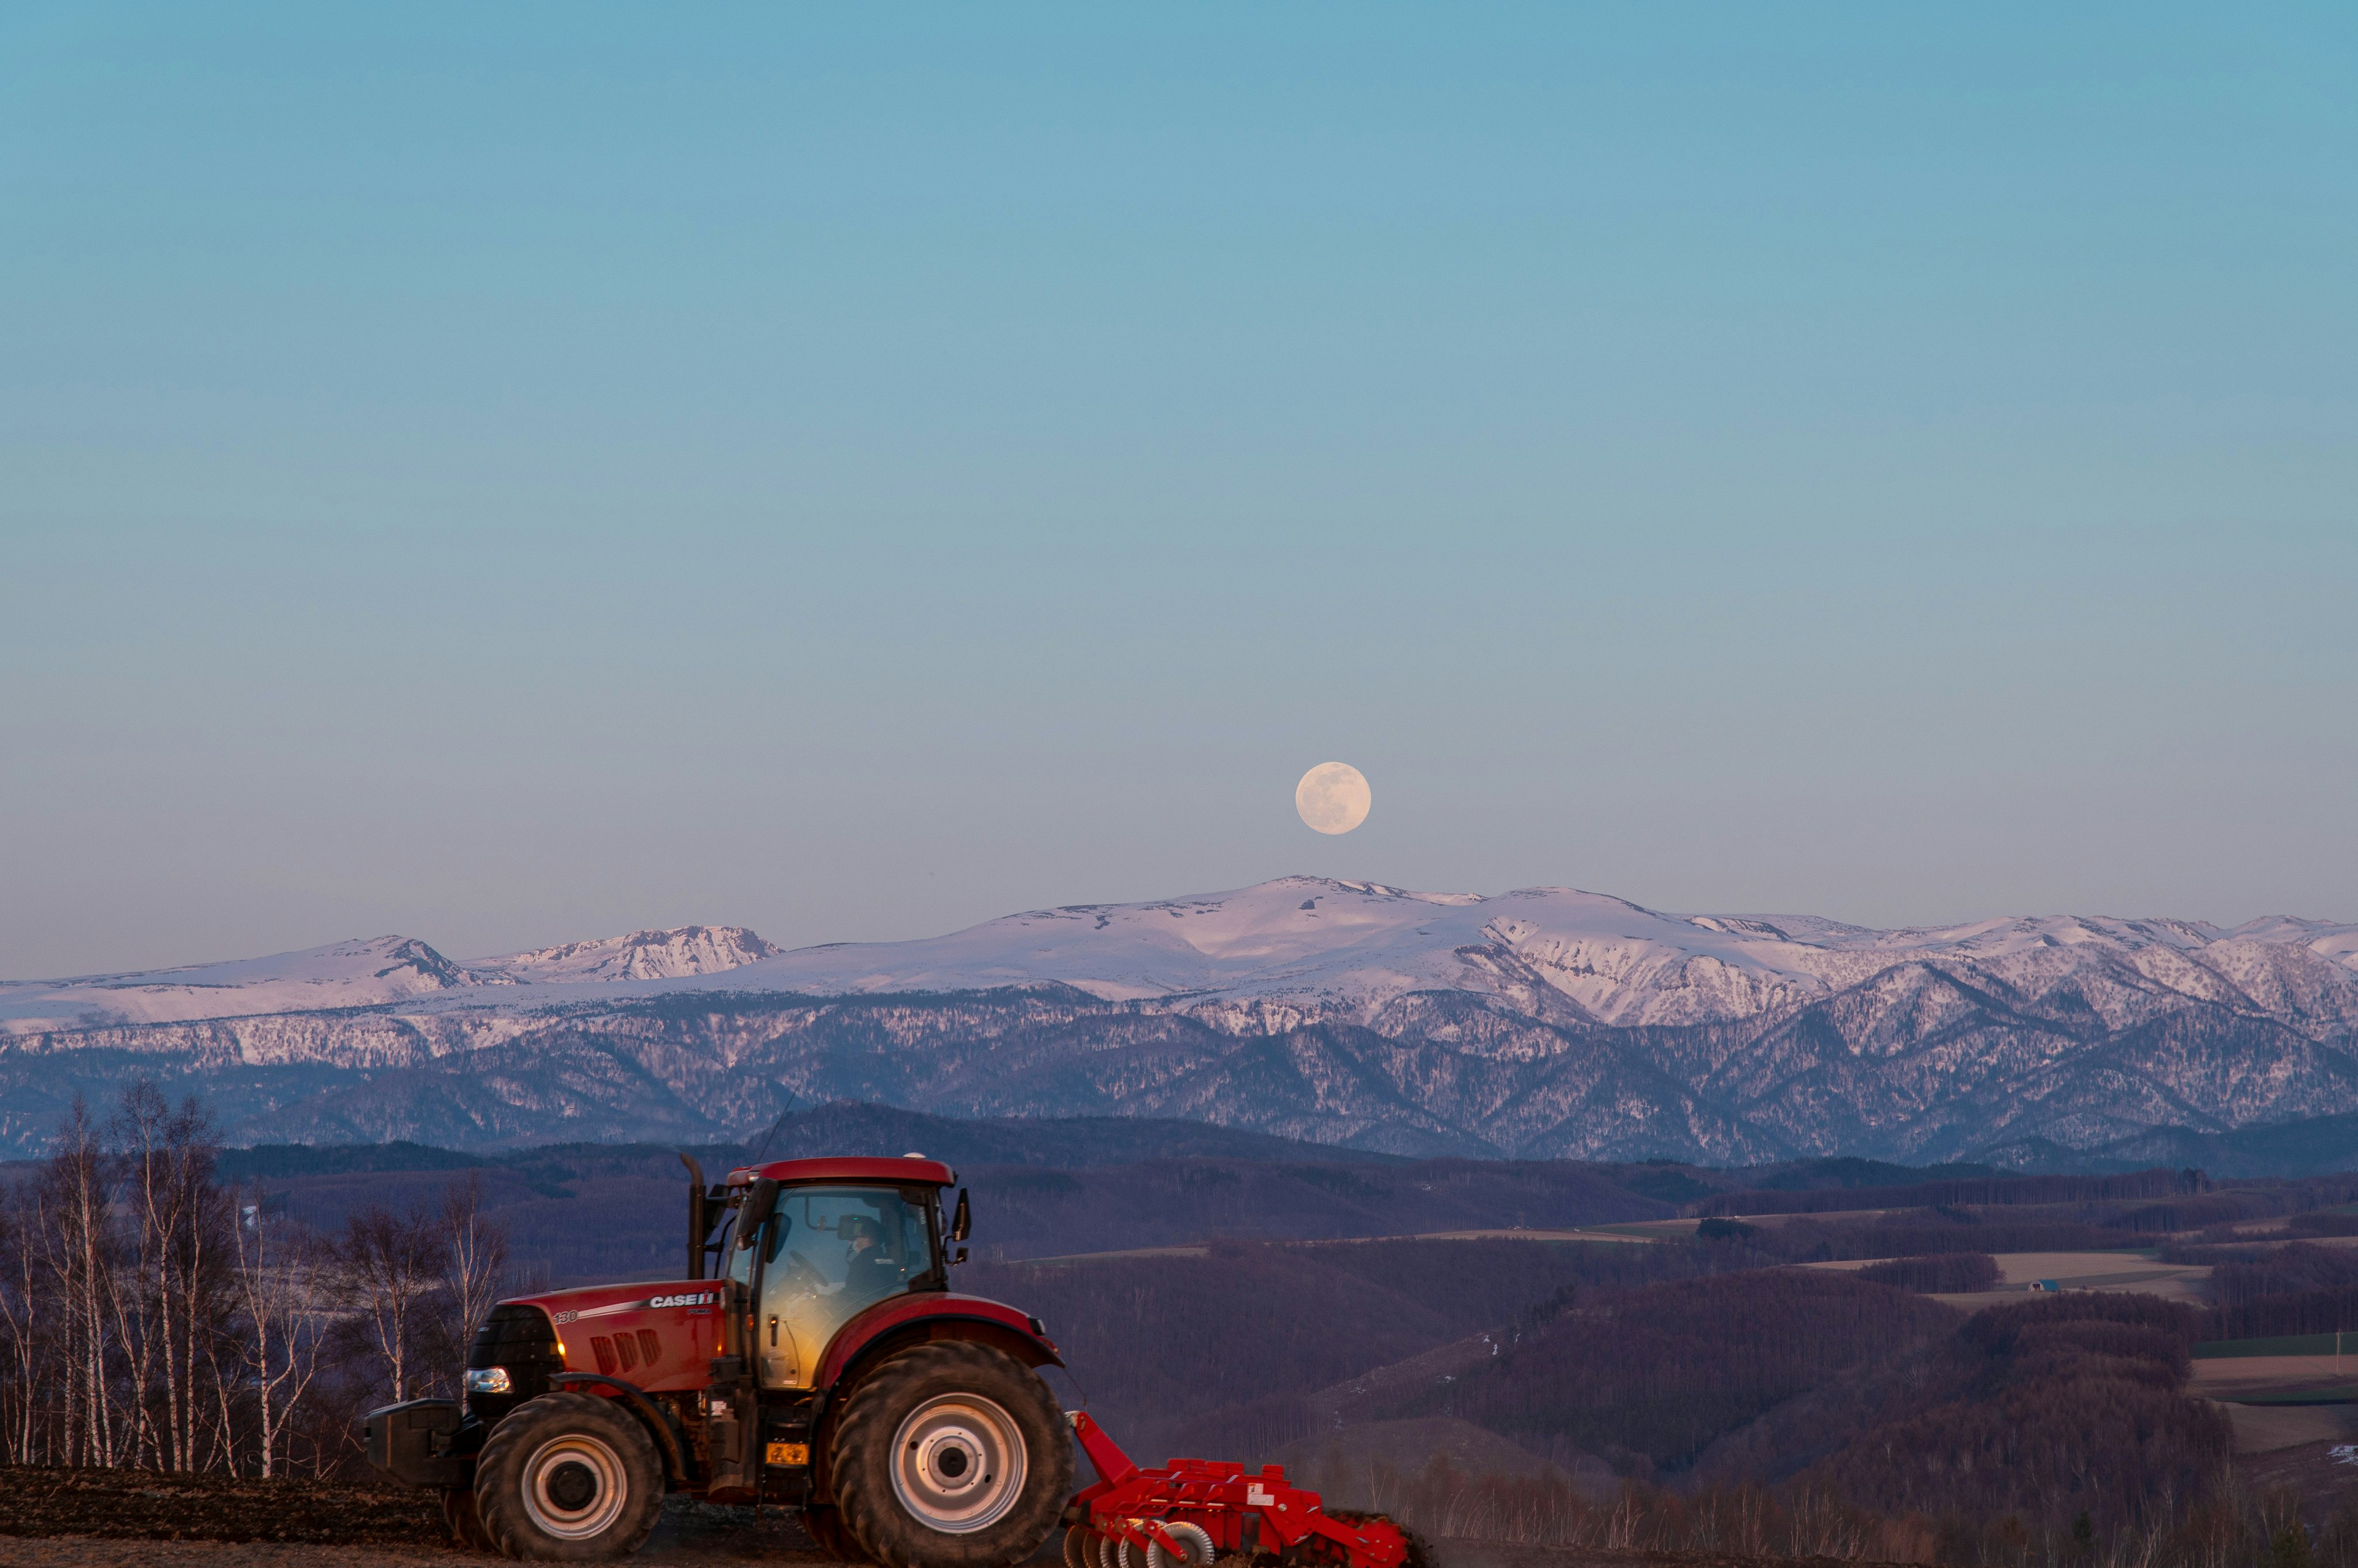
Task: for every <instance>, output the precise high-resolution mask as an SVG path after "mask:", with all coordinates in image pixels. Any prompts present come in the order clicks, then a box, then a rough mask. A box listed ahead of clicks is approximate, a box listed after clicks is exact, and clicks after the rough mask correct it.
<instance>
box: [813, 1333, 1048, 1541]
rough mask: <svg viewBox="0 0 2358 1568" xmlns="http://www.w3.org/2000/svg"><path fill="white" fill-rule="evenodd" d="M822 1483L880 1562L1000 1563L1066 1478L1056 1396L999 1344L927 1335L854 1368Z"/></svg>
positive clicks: (1041, 1535)
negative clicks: (866, 1367)
mask: <svg viewBox="0 0 2358 1568" xmlns="http://www.w3.org/2000/svg"><path fill="white" fill-rule="evenodd" d="M827 1460H828V1464H827V1484H828V1486H829V1487H830V1488H831V1489H832V1490H833V1492H834V1494H835V1501H836V1506H837V1508H838V1509H840V1510H841V1518H842V1520H843V1524H844V1526H845V1528H846V1529H847V1530H849V1531H850V1534H851V1537H852V1539H853V1540H854V1541H858V1542H859V1544H860V1546H861V1547H863V1548H864V1549H865V1550H866V1551H867V1552H868V1554H869V1555H870V1556H871V1557H873V1558H875V1559H876V1561H877V1562H879V1563H883V1564H884V1565H885V1568H1005V1565H1006V1564H1008V1563H1018V1562H1021V1561H1022V1560H1023V1559H1024V1558H1026V1557H1029V1556H1031V1555H1032V1554H1033V1552H1037V1551H1038V1550H1039V1549H1040V1544H1041V1542H1043V1541H1046V1540H1047V1539H1048V1532H1049V1531H1050V1530H1054V1529H1055V1528H1056V1525H1057V1522H1058V1520H1059V1519H1060V1518H1061V1516H1062V1515H1063V1513H1064V1509H1065V1502H1066V1501H1067V1500H1068V1498H1069V1497H1070V1494H1071V1492H1072V1489H1073V1444H1072V1437H1071V1433H1068V1432H1067V1431H1066V1430H1065V1416H1064V1412H1063V1411H1061V1410H1059V1409H1058V1408H1057V1405H1056V1396H1055V1394H1053V1393H1051V1392H1050V1391H1049V1389H1048V1385H1047V1384H1046V1383H1044V1382H1042V1381H1041V1380H1040V1376H1039V1374H1038V1373H1036V1372H1034V1371H1033V1370H1032V1369H1031V1368H1028V1367H1026V1366H1024V1365H1023V1363H1022V1362H1021V1361H1018V1360H1016V1359H1015V1357H1012V1356H1010V1355H1008V1354H1007V1353H1006V1352H1004V1351H1001V1350H994V1349H992V1348H991V1347H990V1346H988V1345H978V1344H975V1343H973V1342H972V1341H969V1340H961V1339H948V1340H936V1341H935V1342H933V1343H932V1344H929V1345H919V1346H914V1347H913V1348H911V1349H907V1350H903V1351H902V1352H900V1353H899V1354H898V1355H896V1356H893V1357H891V1358H889V1359H888V1360H886V1361H884V1362H883V1363H882V1364H881V1365H880V1366H878V1367H877V1368H875V1369H874V1370H872V1371H871V1372H869V1373H868V1374H867V1375H866V1376H864V1377H862V1378H861V1379H860V1382H859V1385H858V1386H857V1387H856V1388H854V1389H853V1390H852V1391H851V1396H850V1398H849V1399H848V1400H845V1401H844V1403H843V1406H842V1414H841V1415H839V1416H838V1417H837V1418H836V1422H835V1434H834V1437H833V1439H832V1440H831V1441H830V1442H829V1444H828V1445H827Z"/></svg>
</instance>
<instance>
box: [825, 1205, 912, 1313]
mask: <svg viewBox="0 0 2358 1568" xmlns="http://www.w3.org/2000/svg"><path fill="white" fill-rule="evenodd" d="M836 1227H837V1230H838V1233H839V1234H840V1235H841V1236H842V1237H843V1239H844V1241H845V1244H846V1246H847V1249H848V1250H847V1253H846V1256H845V1261H844V1275H843V1292H844V1294H846V1295H848V1296H859V1297H871V1296H881V1295H886V1294H889V1293H890V1292H893V1291H897V1290H899V1289H900V1288H901V1287H902V1286H903V1284H904V1283H906V1282H907V1281H908V1271H907V1270H905V1269H903V1267H902V1266H901V1265H900V1264H899V1263H898V1262H896V1261H894V1260H893V1259H892V1256H891V1255H890V1254H889V1253H887V1252H886V1251H885V1250H884V1226H883V1223H882V1221H880V1220H877V1219H873V1218H871V1217H869V1216H867V1215H864V1214H849V1215H846V1216H844V1217H843V1218H841V1219H840V1220H838V1221H837V1222H836Z"/></svg>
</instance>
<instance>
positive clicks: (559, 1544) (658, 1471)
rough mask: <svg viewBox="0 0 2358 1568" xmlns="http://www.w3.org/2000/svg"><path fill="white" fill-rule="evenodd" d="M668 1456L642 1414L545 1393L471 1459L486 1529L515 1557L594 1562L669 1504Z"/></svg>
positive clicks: (625, 1545)
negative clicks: (665, 1469) (657, 1451)
mask: <svg viewBox="0 0 2358 1568" xmlns="http://www.w3.org/2000/svg"><path fill="white" fill-rule="evenodd" d="M663 1500H664V1473H663V1462H662V1460H660V1459H659V1458H657V1457H656V1455H655V1444H654V1438H652V1437H650V1436H649V1435H647V1429H646V1428H645V1427H644V1426H642V1425H640V1424H639V1420H638V1418H637V1417H636V1416H634V1415H633V1414H631V1413H630V1412H629V1411H625V1410H622V1409H621V1408H619V1407H618V1406H617V1405H616V1404H615V1403H614V1401H613V1400H601V1399H597V1398H594V1397H592V1396H591V1395H589V1394H576V1393H563V1392H560V1393H554V1394H543V1395H541V1396H540V1397H539V1398H538V1399H534V1400H525V1402H524V1403H523V1404H520V1405H518V1406H516V1408H515V1409H514V1410H512V1411H509V1412H508V1413H507V1415H506V1416H505V1417H504V1418H503V1419H502V1421H501V1422H500V1423H499V1424H498V1425H497V1426H494V1427H493V1428H492V1435H491V1436H490V1437H489V1438H487V1439H485V1440H484V1443H483V1452H482V1453H481V1455H479V1456H478V1457H477V1458H476V1460H475V1507H476V1510H477V1511H478V1512H479V1513H480V1514H481V1516H482V1521H483V1531H484V1533H485V1534H487V1535H489V1536H490V1537H491V1538H492V1541H493V1543H494V1544H496V1545H497V1546H498V1547H499V1549H500V1550H501V1551H502V1552H506V1553H507V1554H508V1555H509V1556H510V1557H525V1558H538V1559H541V1560H544V1561H547V1562H555V1563H591V1562H596V1561H599V1560H600V1559H602V1558H609V1557H627V1556H628V1555H630V1554H631V1553H632V1552H636V1551H637V1550H638V1549H639V1547H640V1545H641V1543H643V1542H644V1541H645V1540H646V1539H647V1535H648V1533H649V1532H650V1531H652V1530H654V1527H655V1519H656V1518H657V1517H658V1516H659V1515H661V1514H662V1512H663Z"/></svg>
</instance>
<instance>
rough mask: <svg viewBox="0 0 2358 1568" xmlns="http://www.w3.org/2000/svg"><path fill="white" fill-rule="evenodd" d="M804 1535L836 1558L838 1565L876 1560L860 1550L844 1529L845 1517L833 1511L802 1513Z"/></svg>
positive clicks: (822, 1550)
mask: <svg viewBox="0 0 2358 1568" xmlns="http://www.w3.org/2000/svg"><path fill="white" fill-rule="evenodd" d="M802 1525H803V1533H804V1534H805V1535H807V1536H809V1537H810V1538H811V1544H812V1545H813V1546H816V1547H817V1548H818V1549H819V1550H820V1551H821V1552H826V1553H827V1555H828V1556H829V1557H832V1558H834V1559H835V1560H836V1561H837V1562H838V1563H873V1562H875V1561H876V1560H875V1559H874V1558H872V1557H871V1556H869V1555H868V1553H867V1552H864V1551H862V1550H861V1549H860V1543H859V1542H858V1541H854V1540H852V1539H851V1532H850V1531H849V1530H846V1529H844V1528H843V1515H841V1514H840V1513H838V1512H837V1511H836V1510H835V1509H828V1508H811V1509H803V1511H802Z"/></svg>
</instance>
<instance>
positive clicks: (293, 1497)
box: [0, 1466, 1877, 1568]
mask: <svg viewBox="0 0 2358 1568" xmlns="http://www.w3.org/2000/svg"><path fill="white" fill-rule="evenodd" d="M1056 1544H1057V1542H1056V1541H1054V1540H1052V1541H1050V1542H1049V1545H1048V1547H1047V1548H1045V1549H1044V1551H1043V1553H1042V1556H1041V1558H1040V1559H1039V1561H1040V1562H1041V1563H1049V1562H1051V1561H1052V1560H1053V1561H1055V1562H1057V1563H1061V1561H1062V1558H1061V1555H1059V1554H1056V1553H1055V1547H1056ZM1428 1550H1429V1552H1430V1553H1431V1556H1432V1559H1433V1563H1434V1564H1435V1568H1764V1564H1765V1563H1766V1561H1767V1560H1762V1559H1747V1558H1736V1557H1725V1556H1718V1555H1713V1554H1706V1553H1688V1552H1677V1553H1671V1552H1573V1551H1566V1550H1562V1549H1557V1548H1548V1547H1532V1546H1510V1545H1504V1544H1501V1543H1498V1542H1494V1541H1432V1542H1429V1543H1428ZM488 1561H490V1560H489V1559H486V1558H484V1557H482V1556H481V1554H479V1553H474V1552H463V1551H461V1550H460V1548H458V1547H456V1546H454V1545H452V1544H451V1542H450V1539H449V1533H448V1532H447V1531H446V1530H444V1528H443V1524H442V1513H441V1509H440V1506H439V1503H438V1499H437V1498H435V1496H434V1494H432V1493H430V1492H424V1491H419V1490H416V1489H415V1488H412V1487H375V1486H353V1485H348V1484H340V1483H333V1482H314V1481H249V1480H237V1479H233V1478H230V1477H227V1476H187V1475H157V1474H156V1473H154V1472H152V1471H143V1470H62V1469H28V1468H22V1467H17V1466H0V1564H5V1565H8V1568H16V1565H19V1564H21V1565H23V1568H308V1565H312V1564H317V1565H318V1568H463V1565H464V1564H465V1563H470V1562H488ZM633 1561H636V1562H643V1563H658V1564H660V1563H676V1564H680V1565H682V1568H686V1565H687V1564H691V1563H730V1562H746V1561H758V1562H765V1563H799V1564H805V1565H808V1568H817V1565H819V1564H827V1565H828V1568H834V1560H833V1559H831V1558H828V1557H826V1556H824V1555H822V1554H821V1553H820V1552H817V1550H816V1549H815V1548H814V1547H813V1546H812V1544H811V1542H810V1540H809V1538H808V1537H806V1535H804V1534H803V1532H802V1530H801V1529H800V1527H798V1526H797V1525H796V1524H795V1516H794V1515H793V1514H791V1513H789V1512H787V1511H785V1510H784V1509H763V1512H762V1515H761V1517H760V1518H759V1519H755V1517H754V1515H753V1511H752V1509H723V1508H713V1507H710V1506H708V1505H706V1504H702V1503H696V1502H690V1501H689V1500H687V1498H673V1499H672V1500H671V1502H670V1503H669V1504H668V1505H667V1506H666V1507H665V1509H664V1519H663V1522H662V1524H661V1525H659V1526H658V1527H657V1528H656V1530H655V1533H654V1538H653V1539H652V1540H650V1541H648V1542H647V1545H646V1548H645V1549H644V1551H643V1552H641V1553H640V1555H639V1556H638V1557H637V1558H636V1559H634V1560H633ZM1783 1568H1877V1565H1875V1564H1866V1563H1841V1564H1839V1565H1837V1564H1834V1563H1832V1562H1831V1561H1830V1560H1828V1561H1825V1562H1823V1563H1820V1562H1819V1561H1818V1560H1812V1562H1811V1563H1808V1564H1803V1563H1790V1564H1785V1565H1783Z"/></svg>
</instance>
